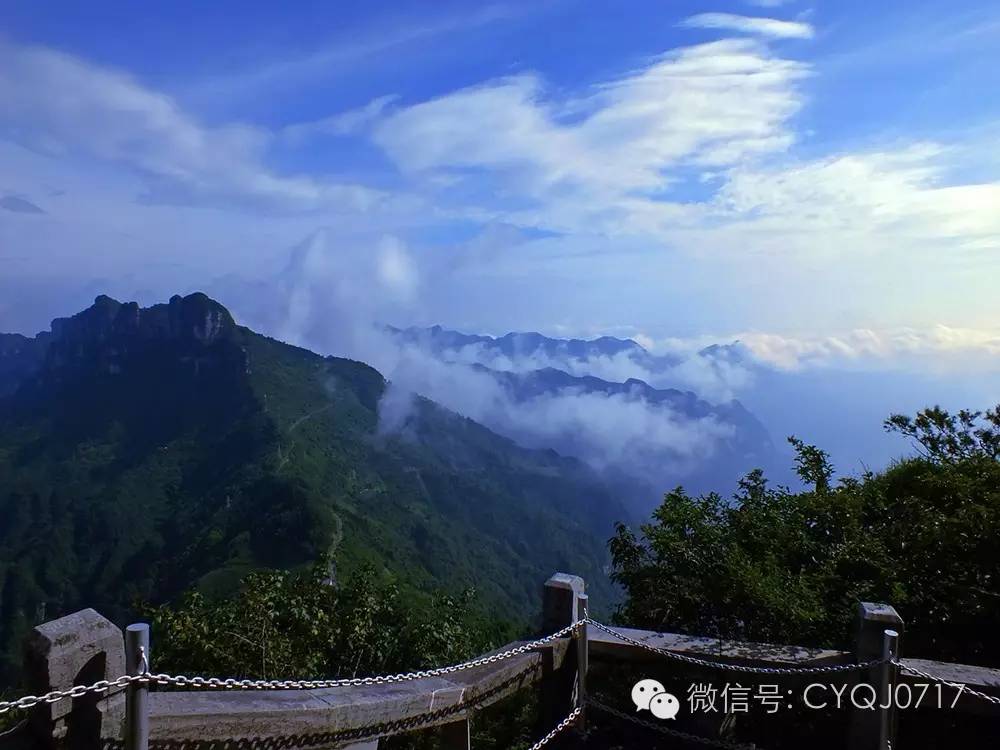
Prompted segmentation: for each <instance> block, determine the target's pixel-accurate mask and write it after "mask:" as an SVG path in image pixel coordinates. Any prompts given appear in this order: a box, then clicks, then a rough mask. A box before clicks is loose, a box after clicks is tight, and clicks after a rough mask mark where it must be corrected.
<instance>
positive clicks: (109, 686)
mask: <svg viewBox="0 0 1000 750" xmlns="http://www.w3.org/2000/svg"><path fill="white" fill-rule="evenodd" d="M133 682H142V683H145V682H148V675H145V674H137V675H122V676H121V677H118V678H117V679H114V680H98V681H97V682H95V683H94V684H93V685H74V686H73V687H71V688H67V689H66V690H53V691H52V692H50V693H46V694H45V695H26V696H24V697H23V698H18V699H17V700H16V701H0V714H5V713H7V712H8V711H13V710H15V709H28V708H32V707H34V706H37V705H38V704H40V703H47V704H49V703H58V702H59V701H61V700H64V699H65V698H82V697H83V696H85V695H88V694H90V693H103V692H104V691H106V690H114V689H120V688H125V687H128V686H129V685H131V684H132V683H133Z"/></svg>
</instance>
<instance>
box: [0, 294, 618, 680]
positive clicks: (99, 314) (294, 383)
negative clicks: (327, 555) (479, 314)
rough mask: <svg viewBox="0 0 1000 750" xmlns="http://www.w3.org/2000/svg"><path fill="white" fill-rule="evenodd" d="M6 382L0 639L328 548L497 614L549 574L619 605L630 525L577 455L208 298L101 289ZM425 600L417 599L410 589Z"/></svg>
mask: <svg viewBox="0 0 1000 750" xmlns="http://www.w3.org/2000/svg"><path fill="white" fill-rule="evenodd" d="M6 342H8V344H9V345H7V346H5V347H4V348H3V350H2V351H0V372H2V373H3V374H4V377H5V378H6V381H5V382H6V383H7V395H4V396H0V518H2V519H3V520H2V522H0V638H2V642H0V645H2V648H3V653H4V655H5V659H6V667H7V669H8V670H9V669H11V668H13V667H14V665H15V663H16V660H17V653H18V646H19V640H20V637H21V636H22V635H23V633H24V631H25V629H26V628H27V627H30V625H31V624H33V623H34V622H36V621H40V620H42V619H46V618H51V617H54V616H57V615H59V614H62V613H65V612H68V611H72V610H74V609H76V608H79V607H82V606H92V607H95V608H97V609H98V610H100V611H102V612H104V613H106V614H108V615H109V616H113V617H118V618H122V617H125V616H126V615H127V608H128V606H129V604H130V602H132V601H134V600H135V599H139V598H141V599H146V600H153V601H157V600H163V599H165V598H169V597H170V596H172V595H174V594H176V593H177V592H179V591H181V590H184V589H186V588H189V587H190V586H192V585H194V584H196V585H197V586H198V587H200V588H201V589H202V590H203V591H205V592H207V593H210V594H223V593H227V592H229V591H231V590H232V588H233V587H234V586H235V585H236V584H237V581H238V580H239V579H240V578H241V577H242V575H243V574H244V573H246V572H247V571H248V570H251V569H254V568H258V567H291V566H297V565H301V564H304V563H307V562H309V561H311V560H313V559H315V558H316V557H317V556H318V555H319V554H320V553H322V552H324V551H327V550H329V549H331V548H333V549H334V550H335V554H334V559H335V560H336V564H337V568H338V569H337V570H332V571H331V575H332V576H334V577H335V578H336V576H337V575H338V574H342V573H343V572H344V570H345V569H353V568H357V567H359V566H361V565H365V564H372V565H374V566H375V567H376V568H377V569H378V570H381V571H383V572H384V574H385V575H389V576H394V577H396V578H397V579H398V580H400V581H401V582H402V583H404V584H405V585H406V586H407V587H409V588H411V589H412V590H413V591H421V590H428V589H430V588H446V589H452V590H457V589H461V588H464V587H467V586H475V587H476V588H477V590H478V591H479V592H480V593H481V595H482V601H483V602H484V603H485V604H486V605H487V606H489V607H491V608H496V609H498V610H502V611H503V612H504V614H505V616H512V615H515V616H525V615H527V614H528V613H530V612H531V611H532V610H533V609H534V608H535V607H536V606H537V589H538V585H539V583H540V581H542V580H544V578H545V577H546V576H548V575H549V574H550V573H551V572H553V571H554V570H557V569H563V570H572V571H574V572H578V573H580V574H581V575H584V576H586V577H587V580H588V583H591V584H592V585H593V586H594V592H593V594H594V596H595V598H596V599H597V600H600V599H601V598H607V597H608V596H609V595H610V586H609V584H608V583H607V577H606V575H605V574H604V572H603V566H604V563H605V561H606V558H607V553H606V551H605V549H604V541H605V540H606V539H607V537H608V536H609V534H610V530H611V524H612V522H613V521H614V520H615V519H620V518H623V517H624V516H625V512H624V510H623V509H622V507H621V506H620V504H618V502H617V501H616V500H614V499H613V498H612V497H611V496H610V495H609V494H608V493H607V492H606V491H605V490H604V489H603V488H602V485H601V484H600V482H599V481H598V480H597V479H596V478H595V477H594V476H593V475H591V474H590V473H589V472H588V471H587V470H586V469H585V468H584V467H583V466H582V465H581V464H579V463H578V462H576V461H574V460H572V459H567V458H564V457H561V456H559V455H557V454H556V453H554V452H551V451H533V450H527V449H523V448H520V447H518V446H517V445H516V444H514V443H513V442H511V441H509V440H507V439H505V438H502V437H500V436H498V435H496V434H494V433H492V432H490V431H489V430H487V429H486V428H485V427H483V426H481V425H479V424H477V423H475V422H473V421H471V420H468V419H464V418H462V417H460V416H458V415H456V414H454V413H452V412H449V411H447V410H445V409H443V408H441V407H439V406H438V405H436V404H434V403H433V402H430V401H427V400H423V399H416V400H414V401H413V402H412V403H409V400H408V399H405V398H404V399H402V404H403V406H402V408H399V403H400V399H395V400H394V401H395V403H396V406H397V408H396V410H395V415H394V423H393V425H394V429H393V430H391V431H388V430H385V429H380V425H379V408H380V402H381V400H382V397H383V395H384V394H385V392H386V389H387V387H390V386H388V385H387V383H386V382H385V380H384V379H383V377H382V376H381V375H380V374H379V373H378V372H377V371H376V370H374V369H372V368H371V367H368V366H367V365H365V364H362V363H359V362H354V361H350V360H344V359H337V358H333V357H327V358H324V357H322V356H319V355H317V354H314V353H312V352H309V351H306V350H304V349H299V348H296V347H292V346H289V345H286V344H283V343H280V342H278V341H275V340H273V339H269V338H266V337H264V336H261V335H258V334H256V333H254V332H253V331H250V330H248V329H246V328H242V327H240V326H237V325H236V324H235V322H234V321H233V318H232V316H231V315H230V314H229V312H228V311H227V310H226V309H225V308H224V307H223V306H222V305H220V304H218V303H217V302H214V301H213V300H211V299H209V298H208V297H206V296H205V295H202V294H193V295H190V296H188V297H184V298H181V297H174V298H172V299H171V300H170V303H169V304H163V305H156V306H153V307H150V308H145V309H143V308H139V307H138V305H136V304H135V303H130V304H121V303H119V302H116V301H115V300H112V299H110V298H108V297H99V298H98V299H97V300H96V301H95V304H94V305H93V306H92V307H90V308H88V309H87V310H85V311H83V312H82V313H79V314H78V315H75V316H73V317H72V318H67V319H61V320H57V321H54V322H53V327H52V333H51V334H43V335H41V336H39V337H38V338H36V339H26V338H24V337H17V338H16V339H15V338H13V337H10V338H7V339H6ZM417 595H418V594H417Z"/></svg>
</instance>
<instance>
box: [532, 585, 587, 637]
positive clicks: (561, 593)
mask: <svg viewBox="0 0 1000 750" xmlns="http://www.w3.org/2000/svg"><path fill="white" fill-rule="evenodd" d="M585 589H586V586H585V584H584V582H583V579H582V578H580V576H574V575H570V574H569V573H555V574H553V576H552V577H551V578H549V580H547V581H546V582H545V588H544V590H543V593H542V634H543V635H548V634H549V633H552V632H555V631H556V630H559V629H560V628H564V627H566V626H567V625H570V624H572V623H573V622H575V621H576V620H577V619H578V617H579V613H578V611H577V610H578V607H579V597H580V596H582V595H583V594H584V590H585Z"/></svg>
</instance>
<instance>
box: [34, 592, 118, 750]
mask: <svg viewBox="0 0 1000 750" xmlns="http://www.w3.org/2000/svg"><path fill="white" fill-rule="evenodd" d="M124 674H125V645H124V641H123V639H122V631H121V630H119V629H118V628H117V627H115V625H114V624H113V623H112V622H111V621H110V620H108V619H106V618H104V617H102V616H101V615H99V614H98V613H97V612H95V611H94V610H92V609H84V610H81V611H80V612H74V613H73V614H71V615H66V616H65V617H60V618H59V619H58V620H52V621H50V622H46V623H43V624H42V625H39V626H37V627H35V628H34V629H32V631H31V633H30V634H29V635H28V637H27V638H26V639H25V644H24V679H25V685H26V687H27V689H28V692H29V693H31V694H33V695H42V694H44V693H48V692H50V691H52V690H66V689H69V688H71V687H74V686H76V685H90V684H92V683H95V682H98V681H99V680H114V679H117V678H118V677H121V676H122V675H124ZM124 718H125V695H124V691H123V689H122V688H113V689H111V690H109V691H107V692H105V693H91V694H89V695H85V696H83V697H80V698H65V699H63V700H61V701H58V702H56V703H51V704H41V705H38V706H36V707H35V708H34V709H33V711H32V713H31V716H30V718H29V726H30V728H31V732H32V734H33V735H34V736H35V737H36V738H37V739H38V740H39V741H40V742H41V743H43V745H44V746H48V747H60V748H71V749H73V750H75V749H76V748H95V747H99V746H100V740H103V739H114V740H117V739H120V738H121V732H122V723H123V721H124Z"/></svg>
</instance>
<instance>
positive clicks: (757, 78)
mask: <svg viewBox="0 0 1000 750" xmlns="http://www.w3.org/2000/svg"><path fill="white" fill-rule="evenodd" d="M808 72H809V70H808V67H807V66H806V65H804V64H802V63H799V62H796V61H792V60H787V59H782V58H779V57H776V56H774V55H773V54H772V53H771V52H770V51H769V50H768V49H767V48H766V47H765V46H763V45H761V44H758V43H757V42H755V41H753V40H749V39H741V40H736V39H733V40H722V41H718V42H712V43H709V44H702V45H697V46H694V47H686V48H681V49H678V50H673V51H671V52H669V53H666V54H665V55H663V56H662V57H660V58H658V59H656V60H653V61H652V62H651V63H650V64H649V65H648V66H647V67H644V68H641V69H638V70H636V71H633V72H631V73H629V74H628V75H625V76H623V77H621V78H619V79H616V80H612V81H608V82H606V83H604V84H602V85H599V86H597V87H595V88H594V89H593V90H592V91H590V92H589V94H588V95H587V96H585V97H583V98H582V99H581V98H575V99H573V101H572V102H570V101H567V100H563V99H560V98H557V97H553V96H551V95H550V94H549V93H548V91H547V90H546V87H545V84H544V82H543V81H542V80H541V79H540V78H539V77H538V76H535V75H530V74H526V75H522V76H517V77H513V78H506V79H501V80H495V81H491V82H489V83H486V84H484V85H482V86H478V87H474V88H470V89H465V90H461V91H457V92H455V93H452V94H449V95H446V96H443V97H439V98H436V99H432V100H429V101H426V102H423V103H421V104H417V105H414V106H411V107H407V108H402V109H399V110H397V111H395V112H393V113H392V114H391V115H389V116H388V117H387V118H385V119H384V120H383V121H382V122H381V123H380V124H379V125H378V126H377V127H376V128H375V131H374V138H375V141H376V143H378V144H379V145H380V146H381V147H382V148H383V149H385V151H386V152H387V153H388V154H389V156H390V157H391V158H392V159H393V160H394V161H395V162H396V163H397V164H398V165H399V166H400V168H401V169H403V170H404V172H406V173H409V174H411V175H416V176H428V175H431V176H440V175H449V176H451V177H452V178H454V179H455V180H457V182H456V183H455V184H456V185H457V186H458V188H464V187H466V186H467V185H468V183H469V180H463V179H461V178H463V177H468V176H469V170H476V176H477V177H478V178H484V177H485V179H486V180H487V181H488V182H492V181H497V180H502V181H503V182H501V183H500V187H501V189H500V190H499V191H497V193H498V194H499V196H500V199H501V205H504V198H505V197H507V198H508V200H507V202H506V204H505V205H504V208H505V209H506V210H507V211H508V212H510V215H511V216H512V217H513V218H514V219H515V223H520V224H523V225H532V226H539V227H545V228H550V229H555V230H559V231H565V230H578V229H580V228H581V227H580V225H581V224H585V225H589V226H588V228H589V229H596V230H598V231H611V232H613V231H615V230H616V229H618V228H620V227H622V226H623V225H625V224H628V225H629V226H630V227H632V228H639V229H641V227H642V225H643V224H648V223H649V222H650V221H655V220H657V219H658V218H662V219H665V220H668V219H671V218H673V216H674V215H675V214H676V213H678V212H684V211H686V210H687V209H686V208H685V207H683V206H678V205H673V206H671V205H670V204H668V203H666V202H664V201H661V200H656V201H651V200H650V199H649V196H650V195H651V194H655V193H659V192H661V191H663V190H666V189H668V188H669V187H670V186H671V184H672V183H673V182H674V181H675V179H676V178H677V175H676V174H675V173H673V172H672V170H678V169H683V168H689V167H692V166H701V167H709V166H714V167H724V166H728V165H732V164H735V163H737V162H739V161H741V160H744V159H747V158H750V157H753V156H755V155H760V154H765V153H769V152H775V151H781V150H783V149H786V148H787V147H788V146H789V145H790V144H791V143H792V142H793V140H794V135H793V133H792V131H791V130H790V128H789V127H788V125H789V119H790V118H791V117H792V116H793V115H794V114H795V112H796V111H797V110H798V108H799V106H800V103H801V99H800V96H799V94H798V92H797V90H796V84H797V82H798V81H800V80H801V79H802V78H803V77H805V76H806V75H808ZM570 106H572V110H573V112H574V113H576V115H577V116H574V117H568V116H567V111H568V109H569V108H570ZM581 113H582V117H581V116H579V115H580V114H581ZM470 194H475V191H471V193H470ZM525 199H531V200H533V201H535V202H536V203H535V204H534V205H532V204H530V203H528V204H526V203H525ZM515 207H516V208H515ZM502 210H503V209H502Z"/></svg>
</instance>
